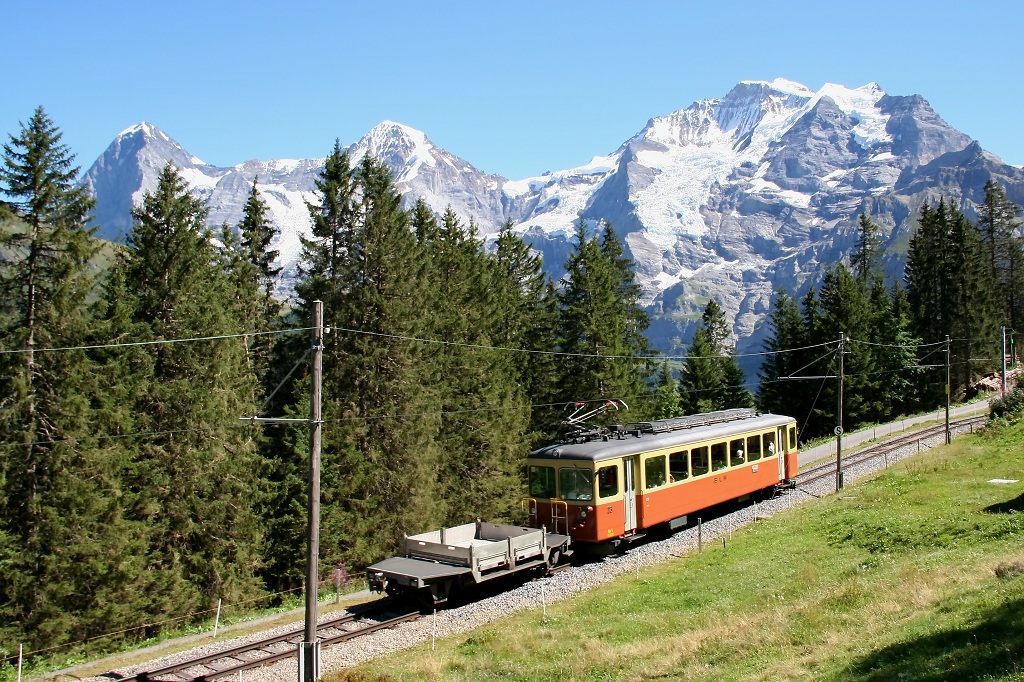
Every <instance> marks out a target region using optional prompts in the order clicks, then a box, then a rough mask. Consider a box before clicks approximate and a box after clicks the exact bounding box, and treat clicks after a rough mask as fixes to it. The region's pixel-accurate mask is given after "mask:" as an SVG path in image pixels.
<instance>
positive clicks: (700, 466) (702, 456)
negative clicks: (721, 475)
mask: <svg viewBox="0 0 1024 682" xmlns="http://www.w3.org/2000/svg"><path fill="white" fill-rule="evenodd" d="M690 468H691V469H692V471H693V475H694V476H702V475H704V474H706V473H708V472H709V471H711V460H710V459H709V458H708V446H706V445H704V446H701V447H699V448H694V449H693V450H690Z"/></svg>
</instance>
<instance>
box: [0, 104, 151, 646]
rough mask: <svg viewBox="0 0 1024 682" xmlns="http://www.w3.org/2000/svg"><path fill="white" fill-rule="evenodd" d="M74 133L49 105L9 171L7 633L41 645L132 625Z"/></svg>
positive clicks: (0, 579) (5, 227)
mask: <svg viewBox="0 0 1024 682" xmlns="http://www.w3.org/2000/svg"><path fill="white" fill-rule="evenodd" d="M61 137H62V135H61V133H60V131H59V130H58V129H57V127H56V126H55V125H54V124H53V122H52V121H51V120H50V118H49V117H48V116H47V115H46V114H45V112H44V111H43V109H42V108H41V107H40V108H38V109H36V111H35V113H34V115H33V116H32V118H31V119H30V120H29V121H28V123H27V124H22V127H21V131H20V133H19V134H18V135H17V136H13V135H12V136H9V142H8V143H6V144H4V145H3V164H2V166H0V183H2V184H0V191H2V192H3V194H5V195H6V196H7V197H8V198H9V199H10V200H11V201H10V204H9V205H10V207H11V208H12V209H13V211H11V212H9V213H8V215H7V219H5V220H3V221H2V224H0V250H2V252H3V253H4V254H5V256H4V258H2V259H0V347H3V348H4V350H6V351H8V353H6V354H4V355H3V356H2V359H0V365H2V367H0V375H2V376H4V378H5V380H4V381H3V382H0V406H2V408H3V409H2V410H0V443H2V444H0V553H3V554H4V558H3V560H2V561H0V594H3V599H2V600H0V623H2V625H0V639H4V640H6V641H24V642H26V643H28V644H29V645H30V646H33V647H38V646H49V645H54V644H59V643H61V642H65V641H69V640H75V639H79V638H82V637H84V636H88V635H90V634H97V633H98V632H102V631H104V628H107V627H109V625H110V623H111V622H113V623H123V622H124V620H123V616H124V615H125V613H124V609H123V608H122V607H121V604H123V603H124V599H125V597H126V596H128V594H130V592H125V591H123V590H124V586H125V583H124V576H123V574H122V571H123V570H126V569H127V570H128V571H129V573H130V572H131V571H132V570H133V566H132V564H133V559H132V558H131V557H128V558H126V557H124V556H121V555H120V552H123V551H128V552H130V551H131V550H132V549H133V548H135V547H136V545H134V544H133V535H132V532H131V531H130V530H129V529H128V528H127V526H126V525H125V524H124V522H123V518H122V516H121V514H120V505H119V499H118V498H119V486H118V476H119V474H120V467H121V466H122V465H121V462H120V460H119V457H118V455H117V454H116V452H115V450H116V448H108V447H104V446H103V445H102V444H101V441H100V436H101V433H100V432H99V429H100V427H101V424H102V417H101V416H100V411H99V410H98V409H97V403H98V400H97V398H98V395H97V394H98V389H97V383H98V381H99V379H100V378H101V376H102V375H101V373H100V372H99V371H98V370H97V366H96V363H95V361H94V359H93V358H92V357H90V355H89V354H88V353H87V352H86V351H84V350H81V349H80V348H77V347H80V346H83V345H87V344H88V341H89V340H90V338H89V333H90V329H91V327H92V324H93V323H92V319H91V314H90V310H89V307H88V298H89V296H90V295H92V294H93V292H94V288H95V280H94V277H93V274H92V268H93V263H92V259H93V256H94V255H95V253H96V251H97V250H98V245H97V243H96V242H95V240H94V239H93V238H92V232H93V231H92V229H90V228H88V227H87V223H88V220H89V212H90V210H91V208H92V205H93V200H92V198H91V197H90V196H89V195H88V194H87V192H86V190H84V189H83V188H80V187H77V186H76V185H75V180H76V176H77V174H78V168H77V167H75V166H74V156H73V155H72V154H71V152H70V150H69V149H68V147H67V146H66V145H64V144H62V143H61ZM12 213H13V214H16V216H17V218H16V219H14V218H13V217H12V215H11V214H12ZM58 348H70V350H54V349H58ZM108 598H112V599H113V603H111V604H109V605H106V606H104V605H103V604H102V602H103V600H104V599H108ZM118 612H119V613H118Z"/></svg>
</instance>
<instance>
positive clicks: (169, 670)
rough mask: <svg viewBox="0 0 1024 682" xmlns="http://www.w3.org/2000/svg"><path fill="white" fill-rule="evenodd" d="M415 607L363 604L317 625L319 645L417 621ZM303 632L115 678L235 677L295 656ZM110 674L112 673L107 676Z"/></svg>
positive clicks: (183, 680)
mask: <svg viewBox="0 0 1024 682" xmlns="http://www.w3.org/2000/svg"><path fill="white" fill-rule="evenodd" d="M419 617H420V612H419V610H409V609H408V608H403V607H401V606H396V605H395V604H394V603H393V602H392V601H391V600H381V603H380V604H377V603H376V602H373V603H371V604H369V605H365V606H364V607H363V608H362V609H360V610H359V612H349V613H346V614H345V615H343V616H339V617H337V618H332V619H330V620H326V621H323V622H322V623H320V624H319V625H318V626H317V638H318V639H319V640H320V643H321V646H326V645H329V644H336V643H338V642H346V641H348V640H350V639H355V638H357V637H361V636H363V635H368V634H370V633H373V632H377V631H378V630H384V629H387V628H392V627H395V626H396V625H398V624H399V623H404V622H407V621H412V620H417V619H418V618H419ZM304 634H305V630H304V628H297V629H295V630H292V631H289V632H286V633H283V634H279V635H275V636H273V637H268V638H266V639H262V640H259V641H256V642H250V643H248V644H243V645H240V646H237V647H234V648H232V649H228V650H225V651H218V652H214V653H210V654H204V655H202V656H197V657H195V658H191V659H188V660H185V661H181V662H178V663H174V664H172V665H168V666H165V667H163V668H155V669H152V670H146V671H143V672H139V673H136V674H135V675H132V676H130V677H120V678H117V679H119V680H120V682H136V681H137V682H148V681H153V682H155V681H157V680H159V681H161V682H203V681H205V680H216V679H221V678H227V677H230V676H237V675H238V674H239V673H240V672H242V671H243V670H250V669H252V668H259V667H262V666H265V665H269V664H271V663H276V662H278V661H283V660H285V659H287V658H292V657H295V656H296V655H297V650H298V645H299V643H300V642H302V640H303V637H304ZM108 676H109V677H113V675H112V674H111V675H108Z"/></svg>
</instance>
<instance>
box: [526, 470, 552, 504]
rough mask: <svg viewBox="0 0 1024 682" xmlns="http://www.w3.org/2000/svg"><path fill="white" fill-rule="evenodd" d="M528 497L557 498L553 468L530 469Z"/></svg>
mask: <svg viewBox="0 0 1024 682" xmlns="http://www.w3.org/2000/svg"><path fill="white" fill-rule="evenodd" d="M530 497H543V498H552V497H558V492H557V491H556V490H555V468H554V467H538V466H531V467H530Z"/></svg>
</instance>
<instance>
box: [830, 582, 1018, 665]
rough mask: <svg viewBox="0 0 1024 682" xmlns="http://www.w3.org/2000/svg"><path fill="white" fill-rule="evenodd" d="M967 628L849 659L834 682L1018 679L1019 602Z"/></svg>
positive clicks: (992, 613)
mask: <svg viewBox="0 0 1024 682" xmlns="http://www.w3.org/2000/svg"><path fill="white" fill-rule="evenodd" d="M981 618H982V620H981V622H979V623H977V624H976V625H974V626H973V627H965V628H963V629H956V630H945V631H942V632H936V633H934V634H930V635H927V636H924V637H919V638H918V639H914V640H911V641H908V642H900V643H898V644H893V645H891V646H887V647H885V648H884V649H881V650H880V651H876V652H873V653H871V654H869V655H867V656H864V657H863V658H860V659H858V660H855V661H854V662H853V664H852V665H851V666H850V668H849V669H848V670H847V671H846V672H845V673H842V674H840V675H839V676H838V678H837V679H840V680H844V681H847V682H882V681H883V680H884V681H886V682H888V681H889V680H914V681H915V682H921V681H922V680H923V681H924V682H939V681H940V680H942V681H947V680H948V681H950V682H952V681H953V680H956V681H957V682H960V681H967V680H983V679H984V680H1003V679H1015V680H1016V679H1022V677H1021V676H1022V675H1024V599H1017V600H1014V601H1009V602H1006V603H1003V604H1001V605H999V606H998V607H995V608H993V609H990V610H988V611H987V612H983V613H982V614H981Z"/></svg>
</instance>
